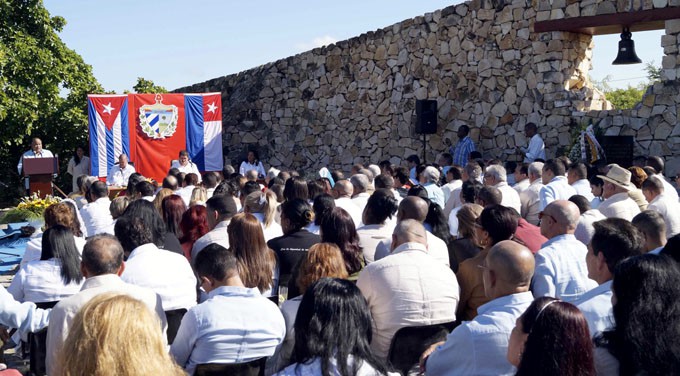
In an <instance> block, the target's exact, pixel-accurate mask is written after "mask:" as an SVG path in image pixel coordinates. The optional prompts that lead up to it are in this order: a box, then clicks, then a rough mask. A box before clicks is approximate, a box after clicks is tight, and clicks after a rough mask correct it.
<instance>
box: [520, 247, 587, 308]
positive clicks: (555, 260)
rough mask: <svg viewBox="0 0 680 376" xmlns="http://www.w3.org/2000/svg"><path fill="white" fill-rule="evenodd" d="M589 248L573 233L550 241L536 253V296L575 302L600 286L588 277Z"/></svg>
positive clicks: (534, 283)
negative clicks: (587, 258) (587, 257)
mask: <svg viewBox="0 0 680 376" xmlns="http://www.w3.org/2000/svg"><path fill="white" fill-rule="evenodd" d="M586 253H588V249H587V248H586V246H585V245H584V244H583V243H581V242H580V241H578V240H576V237H575V236H574V235H571V234H564V235H558V236H555V237H554V238H552V239H550V240H548V241H547V242H546V243H545V244H543V247H541V249H540V250H538V253H536V270H535V272H534V279H533V292H534V296H536V297H537V298H538V297H541V296H551V297H553V298H558V299H562V300H564V301H566V302H573V301H574V300H576V299H578V298H579V297H580V296H581V295H583V294H584V293H585V292H586V291H588V290H591V289H593V288H595V287H596V286H597V283H596V282H595V281H593V280H592V279H589V278H588V267H587V266H586Z"/></svg>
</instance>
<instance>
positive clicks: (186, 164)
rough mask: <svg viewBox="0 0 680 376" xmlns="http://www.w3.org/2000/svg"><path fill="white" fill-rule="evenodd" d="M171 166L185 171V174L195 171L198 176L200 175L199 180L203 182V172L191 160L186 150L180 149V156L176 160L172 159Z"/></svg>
mask: <svg viewBox="0 0 680 376" xmlns="http://www.w3.org/2000/svg"><path fill="white" fill-rule="evenodd" d="M170 168H176V169H178V170H179V172H183V173H185V174H191V173H194V174H196V176H198V182H199V183H200V182H201V173H200V172H199V171H198V166H196V164H195V163H194V162H192V161H190V160H189V152H187V151H186V150H180V152H179V157H178V158H177V160H176V161H172V164H171V165H170Z"/></svg>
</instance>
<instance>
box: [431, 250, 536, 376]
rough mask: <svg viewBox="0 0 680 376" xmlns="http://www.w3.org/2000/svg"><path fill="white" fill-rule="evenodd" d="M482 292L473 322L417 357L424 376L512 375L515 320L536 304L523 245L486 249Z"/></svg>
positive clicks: (529, 258) (531, 263) (528, 258)
mask: <svg viewBox="0 0 680 376" xmlns="http://www.w3.org/2000/svg"><path fill="white" fill-rule="evenodd" d="M482 268H483V272H482V281H483V283H484V293H485V294H486V296H487V297H489V298H491V299H492V300H491V301H490V302H488V303H486V304H483V305H481V306H480V307H479V308H478V309H477V311H478V315H477V317H475V318H474V320H472V321H465V322H463V323H462V324H461V325H460V326H459V327H457V328H456V329H454V331H453V332H451V334H449V336H448V337H447V338H446V342H439V343H436V344H434V345H432V346H431V347H430V348H429V349H428V350H426V351H425V353H423V356H422V357H421V367H423V366H425V374H426V375H428V376H429V375H435V376H439V375H514V374H515V371H516V370H515V367H513V366H512V365H511V364H510V362H509V361H508V360H507V356H506V354H507V352H508V341H509V339H510V333H511V332H512V329H513V328H514V327H515V321H516V320H517V318H518V317H519V316H520V315H521V314H522V313H524V311H525V310H526V309H527V307H529V305H530V304H531V302H532V301H533V300H534V298H533V296H532V295H531V292H529V284H530V283H531V276H532V275H533V273H534V256H533V255H532V254H531V251H529V250H528V249H527V248H526V247H524V246H523V245H521V244H519V243H517V242H514V241H512V240H506V241H502V242H499V243H498V244H496V245H495V246H493V248H491V249H490V250H489V254H488V255H487V256H486V259H485V261H484V265H483V266H482Z"/></svg>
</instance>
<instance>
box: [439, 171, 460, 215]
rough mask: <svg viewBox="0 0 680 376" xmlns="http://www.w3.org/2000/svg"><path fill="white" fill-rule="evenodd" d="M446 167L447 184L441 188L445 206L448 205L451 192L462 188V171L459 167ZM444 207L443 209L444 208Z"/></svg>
mask: <svg viewBox="0 0 680 376" xmlns="http://www.w3.org/2000/svg"><path fill="white" fill-rule="evenodd" d="M448 167H449V168H448V170H446V181H447V183H446V184H444V185H443V186H442V192H444V202H445V203H446V206H448V204H449V198H451V192H453V191H454V190H456V189H458V188H460V187H462V186H463V169H462V168H461V167H459V166H448ZM446 206H445V207H444V208H446Z"/></svg>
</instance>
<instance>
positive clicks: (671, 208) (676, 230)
mask: <svg viewBox="0 0 680 376" xmlns="http://www.w3.org/2000/svg"><path fill="white" fill-rule="evenodd" d="M647 209H648V210H655V211H657V212H659V214H661V216H662V217H663V220H664V222H666V238H668V239H670V238H672V237H673V236H674V235H676V234H680V202H678V200H675V199H673V197H672V196H669V195H667V194H666V191H664V193H662V194H660V195H658V196H656V197H655V198H654V199H653V200H652V202H650V203H649V205H648V206H647Z"/></svg>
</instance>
